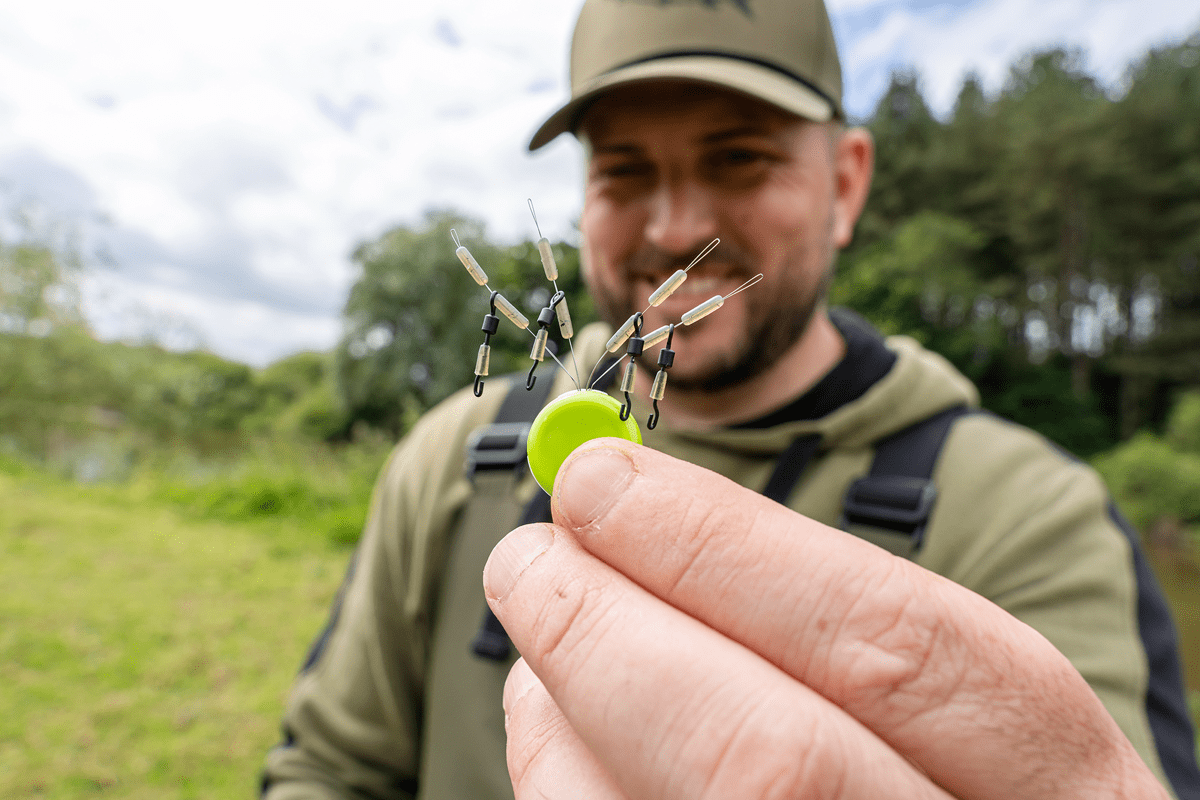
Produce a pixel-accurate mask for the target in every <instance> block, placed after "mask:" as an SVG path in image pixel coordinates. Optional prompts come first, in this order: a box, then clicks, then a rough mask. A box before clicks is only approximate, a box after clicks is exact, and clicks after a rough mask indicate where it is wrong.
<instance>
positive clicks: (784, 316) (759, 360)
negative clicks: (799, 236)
mask: <svg viewBox="0 0 1200 800" xmlns="http://www.w3.org/2000/svg"><path fill="white" fill-rule="evenodd" d="M722 247H723V248H725V247H726V246H725V245H724V243H722ZM822 257H823V258H824V260H825V268H824V270H823V271H822V273H821V278H820V279H819V280H818V281H817V282H816V283H815V284H813V285H812V286H811V287H809V288H808V290H807V291H801V292H797V291H794V290H792V287H790V286H788V281H787V279H786V277H785V278H783V279H781V280H779V281H773V282H772V285H767V283H766V282H765V281H764V282H762V283H760V284H758V285H756V286H754V287H752V288H750V289H748V290H747V294H745V295H743V297H745V307H746V324H745V326H744V327H743V329H742V330H741V331H740V333H739V334H738V337H737V338H738V340H737V342H736V343H735V344H734V346H733V347H730V348H727V349H726V350H724V351H723V353H722V354H721V356H720V357H717V356H715V355H713V354H705V355H706V359H708V360H709V364H708V367H707V369H704V370H701V371H699V372H695V373H692V374H690V375H686V376H685V375H683V374H678V373H676V374H672V375H671V379H670V380H671V389H672V390H674V391H676V392H680V393H685V394H691V393H711V392H716V391H720V390H722V389H728V388H730V387H734V386H738V385H740V384H743V383H746V382H748V381H750V380H752V379H753V378H756V377H758V376H759V375H761V374H763V373H764V372H766V371H767V370H768V369H770V368H771V367H772V366H774V365H775V364H776V363H777V362H778V361H779V359H781V358H782V357H783V356H784V354H785V353H787V352H788V350H790V349H791V348H792V346H793V345H794V344H795V343H796V342H798V341H799V340H800V338H801V337H802V336H804V333H805V332H806V331H807V330H808V326H809V324H810V323H811V322H812V319H813V316H814V315H815V314H816V312H817V309H818V308H820V307H821V305H822V304H823V303H824V302H825V298H826V295H827V293H828V291H829V285H830V282H831V281H832V279H833V259H832V252H826V253H825V254H823V256H822ZM722 258H723V260H726V261H729V260H732V263H733V264H734V273H733V274H735V275H737V276H739V277H741V276H742V275H743V273H744V274H745V277H743V278H742V279H743V280H745V279H746V278H749V277H750V276H751V275H754V274H756V271H753V270H752V267H751V266H750V264H751V263H752V262H750V261H749V259H748V258H746V257H745V256H744V255H743V254H741V253H739V252H734V253H732V254H731V253H728V252H725V253H722ZM640 260H642V261H651V260H654V255H653V254H651V255H647V256H642V257H641V259H640ZM659 260H662V261H670V259H659ZM686 263H687V262H686V261H684V262H683V263H682V264H680V265H679V266H680V267H682V266H686ZM677 268H679V267H675V266H670V269H667V270H660V273H661V275H662V276H663V277H664V278H665V276H666V275H669V274H671V271H673V270H674V269H677ZM623 274H625V275H638V274H641V273H640V272H639V270H638V269H636V268H630V269H626V270H624V273H623ZM634 283H635V282H634V281H633V280H626V281H625V283H624V287H625V288H624V291H620V292H617V291H610V290H609V287H602V286H597V285H593V286H592V287H591V293H592V297H593V299H594V300H595V302H596V308H597V311H599V313H600V316H601V317H602V318H603V319H604V320H605V321H606V322H607V323H608V324H609V325H611V326H613V327H614V328H616V327H617V326H619V325H622V324H623V323H624V322H625V321H626V320H627V319H629V317H630V316H632V315H633V314H634V313H636V312H638V311H642V310H643V309H644V305H640V304H639V300H638V298H635V297H634V290H633V286H634ZM716 313H717V314H720V313H721V312H720V311H717V312H716ZM699 324H700V325H703V324H705V321H702V322H701V323H699ZM681 335H682V336H687V335H688V331H687V329H680V330H678V331H676V333H675V336H676V337H681Z"/></svg>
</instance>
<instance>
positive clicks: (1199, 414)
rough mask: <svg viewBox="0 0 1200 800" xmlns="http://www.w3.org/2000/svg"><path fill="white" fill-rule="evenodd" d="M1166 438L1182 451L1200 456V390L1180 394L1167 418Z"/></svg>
mask: <svg viewBox="0 0 1200 800" xmlns="http://www.w3.org/2000/svg"><path fill="white" fill-rule="evenodd" d="M1166 440H1167V443H1168V444H1170V445H1171V447H1173V448H1175V449H1176V450H1178V451H1179V452H1181V453H1192V454H1194V455H1197V456H1200V391H1192V392H1187V393H1185V394H1183V395H1182V396H1180V398H1179V400H1178V401H1177V402H1176V404H1175V407H1174V408H1173V409H1172V410H1171V415H1170V417H1168V418H1167V430H1166Z"/></svg>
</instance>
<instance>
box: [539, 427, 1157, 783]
mask: <svg viewBox="0 0 1200 800" xmlns="http://www.w3.org/2000/svg"><path fill="white" fill-rule="evenodd" d="M554 518H555V521H556V522H557V523H558V524H559V525H561V526H563V527H565V528H567V529H568V530H570V531H571V532H572V533H573V534H574V535H575V537H576V538H577V540H578V541H579V542H580V543H581V544H582V545H583V546H584V547H585V548H586V549H587V550H588V551H590V552H591V553H592V554H593V555H595V556H597V557H598V558H600V559H601V560H603V561H605V562H607V563H608V564H609V565H611V566H613V567H614V568H616V569H617V570H618V571H620V572H622V573H624V574H625V575H626V576H628V577H629V578H631V579H632V580H633V581H634V582H636V583H638V584H640V585H641V586H642V587H643V588H645V589H647V590H648V591H650V592H651V593H653V594H655V595H657V596H658V597H660V598H662V599H663V600H665V601H666V602H668V603H670V604H671V605H673V606H675V607H676V608H679V609H680V610H682V611H684V612H686V613H687V614H689V615H690V616H693V617H695V618H696V619H698V620H700V621H702V622H704V623H705V624H707V625H709V626H710V627H712V628H714V629H716V630H717V631H719V632H721V633H723V634H725V635H726V636H728V637H729V638H731V639H733V640H735V641H738V642H740V643H741V644H743V645H745V646H747V647H748V648H750V649H751V650H753V651H755V652H757V653H759V654H760V655H762V656H763V657H765V658H766V659H767V660H769V661H771V662H772V663H774V664H775V665H776V666H778V667H780V668H781V669H782V670H784V671H785V672H787V673H788V674H790V675H792V676H793V677H795V678H796V679H798V680H800V681H802V682H803V683H805V684H806V685H808V686H809V687H811V688H812V689H814V690H816V691H817V692H818V693H820V694H821V695H823V696H825V697H826V698H827V699H829V700H831V701H832V702H834V703H835V704H837V705H838V706H840V707H842V708H843V709H844V710H846V711H847V712H848V713H850V714H851V715H852V716H854V717H855V718H857V719H858V720H859V721H860V722H862V723H863V724H864V725H866V726H867V727H868V728H870V729H871V730H873V731H874V732H875V733H876V734H878V735H879V736H880V737H881V738H882V739H884V740H885V741H886V742H888V743H889V744H890V745H891V746H892V747H894V748H895V749H896V750H897V751H899V752H900V753H902V754H903V755H905V756H907V757H908V758H909V759H911V760H912V761H913V762H915V763H916V764H918V765H919V766H920V767H921V768H922V769H923V770H925V772H926V773H927V774H928V775H929V776H930V777H931V778H933V780H935V781H936V782H937V783H939V784H940V785H942V786H944V787H945V788H947V789H949V790H950V791H951V792H953V793H955V794H958V795H960V796H968V797H977V798H997V799H999V798H1008V797H1012V796H1014V795H1015V796H1024V797H1031V796H1045V797H1054V796H1058V795H1059V794H1060V793H1061V792H1063V791H1066V792H1069V793H1077V792H1080V791H1088V792H1091V793H1092V794H1089V795H1088V796H1103V795H1102V794H1100V793H1101V792H1114V791H1121V790H1124V791H1128V790H1129V789H1131V788H1133V787H1132V786H1130V785H1128V784H1129V782H1130V781H1133V785H1135V786H1142V787H1144V788H1146V789H1147V790H1153V794H1152V795H1149V796H1163V794H1162V793H1163V790H1162V788H1161V787H1160V786H1158V784H1157V782H1156V781H1154V779H1153V777H1152V776H1151V775H1150V773H1149V771H1148V770H1147V769H1146V768H1145V765H1144V764H1142V762H1141V759H1140V757H1139V756H1138V755H1137V753H1136V751H1135V750H1134V749H1133V747H1132V745H1130V744H1129V742H1128V740H1126V738H1125V736H1124V734H1123V733H1122V732H1121V730H1120V729H1119V728H1118V727H1117V725H1116V723H1115V722H1114V721H1113V720H1112V718H1111V717H1110V716H1109V715H1108V712H1107V711H1106V710H1105V708H1104V706H1103V705H1102V704H1101V703H1100V701H1099V699H1098V698H1097V697H1096V695H1095V694H1094V693H1093V692H1092V690H1091V688H1090V687H1089V686H1088V685H1087V683H1086V682H1085V681H1084V680H1083V678H1082V677H1081V676H1080V675H1079V673H1078V672H1077V671H1076V670H1075V669H1074V667H1073V666H1072V665H1071V663H1070V662H1069V661H1067V659H1066V658H1065V657H1064V656H1063V655H1062V654H1061V653H1059V652H1058V651H1057V650H1056V649H1055V648H1054V647H1053V645H1051V644H1050V643H1049V642H1048V641H1046V640H1045V639H1044V638H1043V637H1042V636H1041V635H1039V634H1038V633H1037V632H1036V631H1034V630H1033V629H1032V628H1030V627H1028V626H1027V625H1025V624H1023V623H1021V622H1020V621H1018V620H1016V619H1015V618H1013V617H1011V616H1010V615H1008V614H1007V613H1006V612H1004V611H1003V610H1002V609H1000V608H998V607H997V606H995V605H994V604H992V603H990V602H989V601H987V600H986V599H984V598H982V597H980V596H979V595H976V594H974V593H973V592H970V591H969V590H967V589H964V588H963V587H961V586H958V585H957V584H954V583H952V582H950V581H948V580H946V579H944V578H941V577H940V576H937V575H935V574H933V573H931V572H928V571H926V570H924V569H922V568H920V567H917V566H916V565H914V564H912V563H909V562H907V561H904V560H902V559H899V558H896V557H895V556H892V555H891V554H889V553H887V552H885V551H884V550H882V549H880V548H877V547H875V546H874V545H871V544H868V543H866V542H864V541H862V540H860V539H857V538H856V537H853V536H851V535H849V534H846V533H844V532H842V531H838V530H836V529H833V528H829V527H827V526H825V525H821V524H820V523H817V522H815V521H813V520H811V519H807V518H805V517H802V516H801V515H799V514H796V513H795V512H793V511H791V510H789V509H787V508H785V507H783V506H781V505H779V504H778V503H775V502H774V501H771V500H768V499H766V498H764V497H762V496H761V495H759V494H757V493H755V492H752V491H750V490H748V489H745V488H743V487H741V486H738V485H737V484H735V483H733V482H732V481H729V480H727V479H726V478H723V477H721V476H719V475H717V474H715V473H713V472H710V471H708V470H705V469H702V468H700V467H696V466H694V465H692V464H688V463H686V462H683V461H679V460H677V459H673V458H671V457H669V456H667V455H664V454H662V453H658V452H655V451H653V450H649V449H647V448H643V447H638V446H636V445H633V444H630V443H628V442H620V441H618V440H612V439H602V440H597V441H595V442H591V443H588V444H586V445H584V446H583V447H581V448H580V449H579V450H577V451H576V452H575V453H574V454H573V455H572V456H571V457H570V458H569V459H568V460H567V462H566V463H565V464H564V465H563V468H562V470H561V471H560V473H559V478H558V481H557V483H556V486H555V491H554ZM1064 777H1065V778H1066V780H1065V781H1064Z"/></svg>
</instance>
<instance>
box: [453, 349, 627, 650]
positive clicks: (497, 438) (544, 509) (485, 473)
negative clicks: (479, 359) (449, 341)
mask: <svg viewBox="0 0 1200 800" xmlns="http://www.w3.org/2000/svg"><path fill="white" fill-rule="evenodd" d="M611 363H612V359H606V361H605V363H604V364H601V366H602V367H605V368H606V369H607V366H609V365H611ZM615 377H616V376H615V374H614V373H613V372H609V373H606V374H605V376H604V377H603V378H601V379H600V380H599V381H597V382H596V384H595V385H594V386H593V388H596V389H599V390H600V391H604V390H605V389H606V388H608V386H609V385H610V384H611V383H612V381H613V379H614V378H615ZM552 383H553V381H550V380H547V379H545V378H543V379H542V380H540V381H538V382H537V383H536V384H534V388H533V389H532V390H530V391H526V389H525V384H524V382H523V381H521V380H519V379H517V380H514V381H513V382H512V384H511V385H510V386H509V390H508V394H507V395H506V396H505V398H504V402H503V403H502V404H501V405H500V410H499V411H498V412H497V413H496V419H495V421H494V422H493V423H492V424H491V425H485V426H484V427H482V428H479V429H478V430H477V431H476V432H475V433H474V434H472V435H471V439H470V440H469V441H468V443H467V477H468V478H470V479H472V480H473V481H475V485H476V491H475V492H473V493H472V495H471V499H470V500H469V501H468V502H467V513H468V514H469V515H471V516H469V517H468V518H469V519H472V520H476V521H478V524H480V525H484V524H491V525H492V526H493V527H496V528H498V530H497V531H496V533H495V534H494V535H493V538H492V542H493V544H494V543H495V542H498V541H499V540H500V536H503V535H504V534H505V533H507V532H508V530H509V527H505V526H506V525H511V522H512V520H511V519H499V518H497V515H496V514H495V509H498V508H500V507H501V504H502V502H503V500H502V498H499V497H497V495H496V493H497V491H498V492H504V493H507V492H508V491H510V490H511V488H512V484H513V483H514V482H515V481H516V480H518V479H519V478H520V477H521V476H522V475H523V474H524V467H525V447H526V444H527V440H528V438H529V427H530V425H532V423H533V420H534V418H535V417H537V415H538V412H540V411H541V410H542V406H544V405H545V404H546V400H547V399H548V398H549V396H550V385H551V384H552ZM539 387H541V388H539ZM508 476H511V477H508ZM506 478H507V479H506ZM481 479H482V480H484V481H486V482H487V484H488V485H487V487H486V488H487V489H490V490H491V491H486V490H485V489H484V487H483V486H481V483H480V481H481ZM484 520H487V522H486V523H485V522H484ZM549 521H550V495H548V494H546V493H545V492H544V491H542V489H541V487H538V489H537V490H536V491H535V493H534V496H533V499H532V500H530V501H529V503H528V504H527V505H526V506H525V509H524V511H523V512H522V513H521V517H520V522H519V523H518V524H519V525H529V524H531V523H534V522H549ZM471 652H473V653H474V654H475V655H477V656H479V657H480V658H485V659H488V660H491V661H507V660H508V658H509V656H510V655H511V653H512V643H511V642H510V641H509V639H508V634H507V633H505V632H504V626H503V625H501V624H500V620H498V619H496V615H495V614H494V613H492V609H491V608H490V607H487V606H485V607H484V611H483V621H482V622H481V623H480V625H479V632H478V633H476V634H475V638H474V640H472V642H471Z"/></svg>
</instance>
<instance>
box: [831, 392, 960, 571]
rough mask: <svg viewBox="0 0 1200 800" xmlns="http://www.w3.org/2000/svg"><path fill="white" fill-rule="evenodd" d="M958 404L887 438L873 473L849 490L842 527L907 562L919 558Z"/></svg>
mask: <svg viewBox="0 0 1200 800" xmlns="http://www.w3.org/2000/svg"><path fill="white" fill-rule="evenodd" d="M971 413H976V412H975V411H974V410H973V409H969V408H966V407H965V406H955V407H953V408H948V409H946V410H945V411H942V412H939V413H937V414H934V415H933V416H932V417H928V418H926V419H923V420H921V421H920V422H917V423H915V424H913V425H910V426H909V427H907V428H904V429H903V430H900V431H898V432H896V433H893V434H892V435H891V436H888V437H886V438H884V439H881V440H880V441H879V442H877V443H876V445H875V459H874V461H872V462H871V470H870V472H868V473H867V474H866V475H865V476H863V477H861V478H858V479H857V480H855V481H854V482H853V483H851V484H850V488H849V489H847V490H846V496H845V498H844V499H843V501H842V519H841V521H840V522H839V527H840V528H842V530H845V531H848V532H850V533H853V534H854V535H856V536H858V537H859V538H862V539H866V540H867V541H868V542H871V543H873V544H876V545H879V546H880V547H882V548H884V549H885V550H887V551H889V552H891V553H893V554H895V555H898V556H903V557H904V558H912V557H913V556H915V555H916V553H917V551H918V550H919V549H920V547H921V543H922V542H923V541H924V538H925V528H926V526H927V525H928V524H929V517H930V515H931V514H932V513H933V507H934V503H935V502H936V501H937V486H936V485H935V484H934V482H933V469H934V467H935V466H936V465H937V459H938V455H939V454H940V453H941V451H942V445H943V444H944V443H945V441H946V437H947V436H949V435H950V428H951V427H953V425H954V423H955V421H956V420H958V418H959V417H962V416H965V415H967V414H971Z"/></svg>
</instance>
